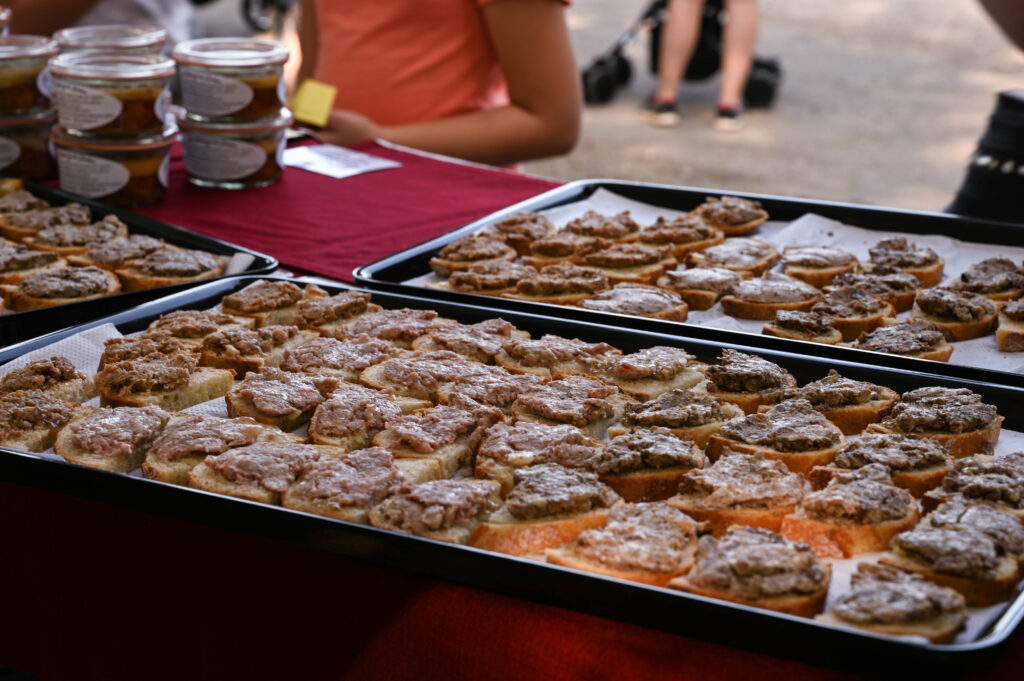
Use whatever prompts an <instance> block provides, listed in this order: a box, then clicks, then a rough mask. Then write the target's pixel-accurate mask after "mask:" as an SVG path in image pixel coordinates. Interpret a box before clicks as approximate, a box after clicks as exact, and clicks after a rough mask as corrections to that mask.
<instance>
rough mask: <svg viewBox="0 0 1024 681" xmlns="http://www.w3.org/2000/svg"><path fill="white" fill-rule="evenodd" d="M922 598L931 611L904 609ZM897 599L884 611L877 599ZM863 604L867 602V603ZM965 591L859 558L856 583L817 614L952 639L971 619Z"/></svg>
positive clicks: (895, 632) (882, 630)
mask: <svg viewBox="0 0 1024 681" xmlns="http://www.w3.org/2000/svg"><path fill="white" fill-rule="evenodd" d="M908 598H909V599H912V600H913V601H914V602H921V603H922V604H923V605H924V604H926V606H925V607H927V608H929V609H930V610H931V611H930V612H923V613H922V612H914V611H901V610H900V607H899V605H898V604H900V603H903V602H905V601H906V600H907V599H908ZM876 603H892V604H894V607H893V608H891V609H889V610H888V611H887V612H883V613H881V614H879V613H878V612H877V611H873V607H874V605H873V604H876ZM862 604H863V605H862ZM965 605H966V604H965V602H964V598H963V596H961V595H960V594H958V593H957V592H956V591H953V590H952V589H948V588H946V587H941V586H939V585H937V584H932V583H930V582H928V581H927V580H925V579H924V578H923V577H921V576H920V575H915V574H912V573H909V572H903V571H902V570H897V569H894V568H892V567H890V566H886V565H877V564H874V563H860V564H859V565H857V572H855V573H854V574H853V576H852V578H851V588H850V590H849V591H847V592H846V593H844V594H842V595H840V596H839V598H838V599H836V601H835V602H833V604H832V605H831V607H830V608H829V611H828V612H826V613H825V614H823V615H818V616H817V617H816V618H815V619H816V620H817V621H819V622H825V623H827V624H839V625H842V626H847V627H855V628H857V629H861V630H865V631H869V632H872V633H875V634H884V635H886V636H922V637H924V638H926V639H928V640H929V641H931V642H932V643H950V642H952V641H953V639H954V638H955V636H956V634H957V632H958V631H959V630H960V629H961V628H963V626H964V623H965V622H966V621H967V612H966V607H965Z"/></svg>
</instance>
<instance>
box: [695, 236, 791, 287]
mask: <svg viewBox="0 0 1024 681" xmlns="http://www.w3.org/2000/svg"><path fill="white" fill-rule="evenodd" d="M780 257H781V256H780V255H779V252H778V251H777V250H775V248H774V247H773V246H772V245H771V244H769V243H767V242H765V241H758V240H757V239H747V238H744V237H737V238H734V239H726V240H725V241H724V242H723V243H721V244H718V245H717V246H711V247H710V248H706V249H704V250H703V251H694V252H693V253H690V254H688V255H687V256H686V263H687V264H688V265H689V266H690V267H722V268H725V269H727V270H732V271H734V272H738V273H740V275H741V276H743V275H745V276H747V277H759V276H761V275H762V274H764V273H765V272H767V271H768V270H769V269H770V268H771V267H772V266H773V265H774V264H775V263H777V262H778V261H779V258H780Z"/></svg>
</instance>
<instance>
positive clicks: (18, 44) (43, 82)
mask: <svg viewBox="0 0 1024 681" xmlns="http://www.w3.org/2000/svg"><path fill="white" fill-rule="evenodd" d="M55 54H57V42H56V41H54V40H51V39H49V38H44V37H43V36H39V35H8V36H0V115H8V114H17V113H25V112H27V111H40V110H42V109H49V108H50V96H49V92H50V88H49V84H48V82H47V77H48V76H47V74H48V72H47V70H46V62H48V61H49V60H50V57H52V56H53V55H55Z"/></svg>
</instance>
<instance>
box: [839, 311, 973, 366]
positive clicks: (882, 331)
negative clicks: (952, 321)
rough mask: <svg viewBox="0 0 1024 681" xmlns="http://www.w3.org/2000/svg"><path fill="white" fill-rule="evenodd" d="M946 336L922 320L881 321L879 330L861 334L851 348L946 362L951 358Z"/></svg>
mask: <svg viewBox="0 0 1024 681" xmlns="http://www.w3.org/2000/svg"><path fill="white" fill-rule="evenodd" d="M945 333H946V332H945V331H944V330H943V329H941V328H940V327H938V326H936V325H935V324H932V323H931V322H926V321H924V320H921V319H916V320H912V321H898V320H896V319H891V318H890V319H883V320H882V325H881V326H879V327H878V328H877V329H875V330H874V331H872V332H871V333H867V334H862V335H861V336H860V338H858V339H857V340H855V341H854V342H853V343H851V344H850V347H853V348H858V349H860V350H871V351H872V352H885V353H889V354H895V355H901V356H903V357H914V358H916V359H930V360H933V361H936V362H946V361H949V358H950V356H952V354H953V346H952V345H950V344H949V342H948V341H947V340H946V337H945ZM908 339H909V341H910V343H909V344H908V342H907V341H908ZM911 348H912V349H911Z"/></svg>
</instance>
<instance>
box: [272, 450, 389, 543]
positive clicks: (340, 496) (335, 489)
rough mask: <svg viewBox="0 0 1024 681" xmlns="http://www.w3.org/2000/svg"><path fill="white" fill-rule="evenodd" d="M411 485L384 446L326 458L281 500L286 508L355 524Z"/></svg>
mask: <svg viewBox="0 0 1024 681" xmlns="http://www.w3.org/2000/svg"><path fill="white" fill-rule="evenodd" d="M408 484H409V481H408V479H407V478H406V477H405V475H403V474H402V472H401V470H399V468H398V466H397V465H396V462H395V460H394V459H393V458H392V456H391V454H390V453H389V452H388V451H387V450H384V449H382V448H380V447H372V448H369V449H359V450H356V451H353V452H349V453H348V454H344V455H341V456H331V455H324V454H323V453H321V456H320V459H319V460H317V461H315V462H314V463H313V464H312V465H311V466H310V467H309V468H308V469H307V470H306V471H305V472H303V473H302V474H301V475H300V477H299V479H298V480H297V481H296V482H295V484H293V485H290V486H289V487H288V489H287V491H285V493H284V494H283V495H282V497H281V504H282V505H283V506H284V507H285V508H290V509H293V510H296V511H304V512H306V513H315V514H316V515H323V516H327V517H329V518H335V519H337V520H345V521H348V522H351V523H363V524H365V523H367V522H368V520H367V512H368V511H369V510H370V508H371V507H373V505H374V504H377V503H379V502H381V501H383V500H384V499H386V498H387V497H389V496H391V495H392V494H395V493H397V492H400V491H401V490H402V489H403V488H404V487H405V486H406V485H408Z"/></svg>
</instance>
